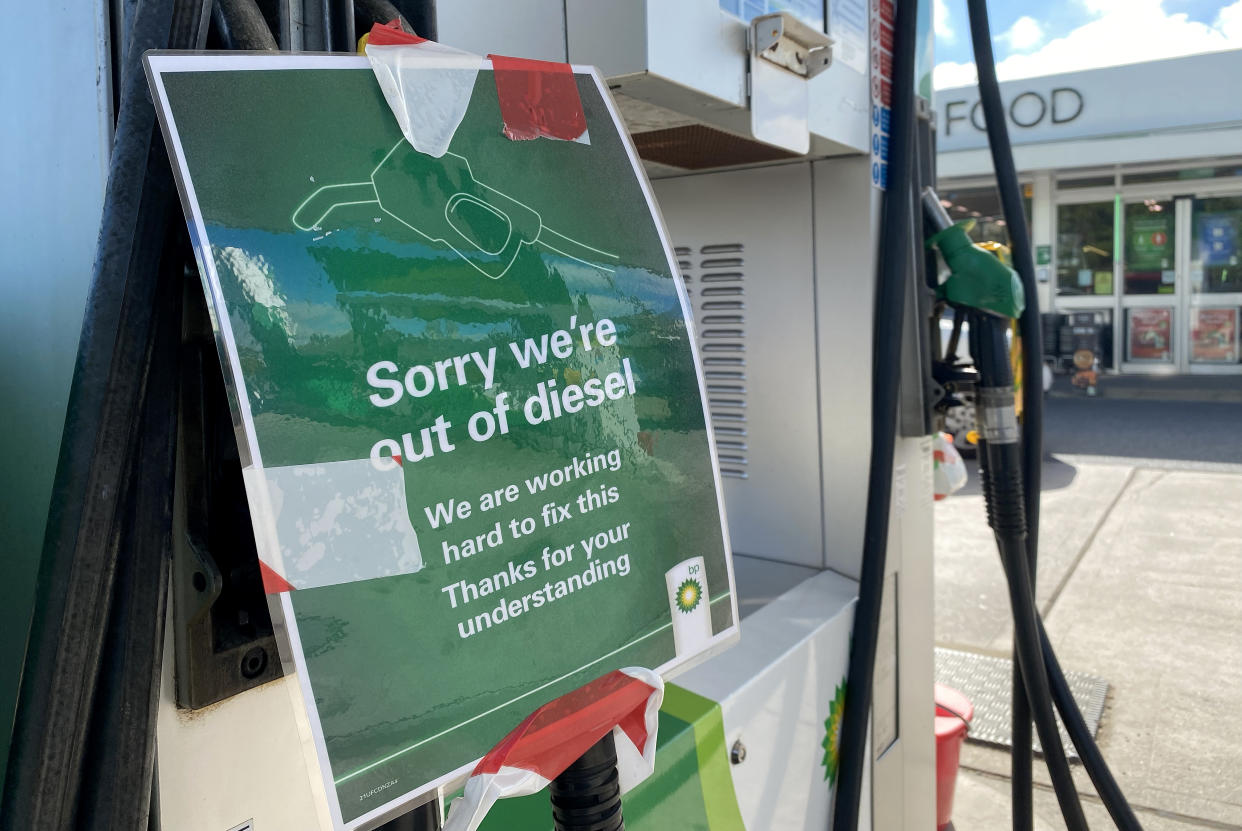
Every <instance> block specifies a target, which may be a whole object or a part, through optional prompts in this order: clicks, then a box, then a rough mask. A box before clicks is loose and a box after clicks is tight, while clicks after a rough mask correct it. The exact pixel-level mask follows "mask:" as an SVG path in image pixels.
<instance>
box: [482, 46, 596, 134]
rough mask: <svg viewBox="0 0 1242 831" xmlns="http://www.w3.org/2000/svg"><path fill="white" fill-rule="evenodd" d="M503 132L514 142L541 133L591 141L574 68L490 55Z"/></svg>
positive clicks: (553, 63)
mask: <svg viewBox="0 0 1242 831" xmlns="http://www.w3.org/2000/svg"><path fill="white" fill-rule="evenodd" d="M488 57H489V58H490V59H491V61H492V68H493V69H494V70H495V75H496V96H497V97H498V98H499V99H500V117H501V118H502V119H503V120H504V125H505V126H504V134H505V136H506V137H507V138H510V139H512V140H514V141H527V140H530V139H534V138H539V137H540V136H545V137H547V138H553V139H561V140H563V141H576V142H579V143H581V144H590V143H591V142H590V137H589V136H588V135H587V123H586V114H585V113H583V111H582V98H581V97H579V95H578V82H577V81H576V80H575V79H574V71H573V67H571V66H570V65H569V64H567V63H555V62H552V61H535V60H530V59H528V58H510V57H506V56H504V55H488Z"/></svg>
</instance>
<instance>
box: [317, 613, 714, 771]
mask: <svg viewBox="0 0 1242 831" xmlns="http://www.w3.org/2000/svg"><path fill="white" fill-rule="evenodd" d="M727 597H729V592H725V593H724V594H722V595H720V596H718V597H714V598H712V600H711V602H712V603H713V604H715V603H716V602H717V601H719V600H724V599H725V598H727ZM672 625H673V622H672V621H669V622H668V623H665V624H663V625H662V626H657V627H656V628H655V629H652V630H651V631H650V632H648V633H647V634H645V635H639V636H638V637H637V638H635V639H634V640H632V641H630V642H629V643H627V644H625V645H623V646H620V647H618V648H616V649H614V650H613V651H612V652H609V653H608V654H607V655H601V656H600V657H598V658H596V659H595V660H594V661H591V662H590V663H587V664H583V665H582V666H580V667H578V668H577V669H573V670H570V671H569V672H567V673H565V674H564V675H562V676H561V677H560V678H553V679H552V680H551V681H549V682H547V683H546V684H542V685H540V686H538V687H535V688H534V689H533V690H529V691H527V692H524V693H522V694H521V695H519V696H518V697H517V698H514V699H512V700H510V701H506V702H505V703H504V704H497V705H496V706H495V707H493V708H492V709H490V710H487V711H486V712H482V713H479V714H478V715H476V716H473V717H472V718H468V719H466V720H465V721H463V722H461V723H460V724H456V725H454V726H452V727H447V728H445V729H444V730H441V731H440V732H439V733H436V734H435V735H434V736H428V737H427V738H425V739H420V740H419V741H417V742H415V743H414V744H412V745H410V746H409V747H404V748H402V749H401V750H398V751H395V752H393V753H390V754H388V755H387V756H385V757H384V758H382V759H379V760H377V761H374V762H372V763H371V764H369V765H366V766H365V767H361V768H358V770H356V771H354V772H353V773H347V774H345V775H344V776H342V777H340V778H339V779H334V780H332V784H334V785H338V786H339V785H341V784H343V783H345V782H348V781H349V780H350V779H353V778H355V777H357V776H361V775H362V774H364V773H366V772H367V771H369V770H373V769H375V768H377V767H379V766H380V765H382V764H384V763H386V762H391V761H392V760H393V759H396V758H397V757H398V756H403V755H405V754H406V753H409V752H410V751H411V750H417V749H418V748H420V747H422V746H423V745H425V744H427V743H428V742H433V741H435V740H436V739H442V738H444V737H445V736H447V735H448V734H449V733H452V732H453V731H454V730H458V729H460V728H462V727H465V726H466V725H467V724H471V723H472V722H475V721H478V720H479V719H481V718H485V717H487V716H490V715H491V714H492V713H495V712H496V711H498V710H503V709H504V708H505V707H508V706H509V705H510V704H516V703H517V702H519V701H521V700H522V699H523V698H527V697H529V696H532V695H534V694H535V693H537V692H539V691H541V690H545V689H547V688H548V687H551V686H553V685H554V684H559V683H560V682H562V681H564V680H565V679H566V678H569V677H570V676H572V675H576V674H577V673H579V672H582V670H584V669H589V668H591V667H593V666H594V665H595V664H598V663H599V662H600V661H606V660H608V659H609V658H611V657H612V656H613V655H616V654H617V653H619V652H624V651H625V650H627V649H629V648H630V647H631V646H634V645H635V644H638V643H642V642H643V641H645V640H647V639H648V638H650V637H652V636H653V635H658V634H660V633H661V632H663V631H664V630H665V629H669V628H671V627H672Z"/></svg>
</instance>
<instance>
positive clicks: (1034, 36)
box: [999, 15, 1044, 52]
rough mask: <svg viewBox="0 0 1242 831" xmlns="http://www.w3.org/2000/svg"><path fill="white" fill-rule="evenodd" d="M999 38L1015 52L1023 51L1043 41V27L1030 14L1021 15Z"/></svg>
mask: <svg viewBox="0 0 1242 831" xmlns="http://www.w3.org/2000/svg"><path fill="white" fill-rule="evenodd" d="M999 40H1003V41H1005V42H1006V43H1008V44H1009V48H1010V49H1012V50H1013V51H1015V52H1025V51H1027V50H1028V49H1034V48H1035V47H1036V46H1039V45H1040V44H1041V43H1043V42H1044V27H1043V26H1040V25H1039V21H1038V20H1036V19H1035V18H1033V17H1031V16H1030V15H1023V16H1022V17H1019V18H1018V19H1017V20H1015V21H1014V22H1013V25H1012V26H1010V27H1009V30H1008V31H1006V32H1005V33H1004V34H1002V35H1001V36H1000V38H999Z"/></svg>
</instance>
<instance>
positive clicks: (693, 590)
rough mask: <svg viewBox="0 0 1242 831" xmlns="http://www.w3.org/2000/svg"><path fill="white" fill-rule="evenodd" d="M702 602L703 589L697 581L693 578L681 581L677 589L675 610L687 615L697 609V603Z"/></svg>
mask: <svg viewBox="0 0 1242 831" xmlns="http://www.w3.org/2000/svg"><path fill="white" fill-rule="evenodd" d="M702 600H703V587H702V586H701V585H700V584H699V581H698V580H695V579H694V578H693V577H687V578H686V579H685V580H682V581H681V585H680V586H678V587H677V597H676V602H677V608H678V610H679V611H681V612H682V613H683V614H689V613H690V612H693V611H694V610H695V609H697V608H698V607H699V603H700V602H701V601H702Z"/></svg>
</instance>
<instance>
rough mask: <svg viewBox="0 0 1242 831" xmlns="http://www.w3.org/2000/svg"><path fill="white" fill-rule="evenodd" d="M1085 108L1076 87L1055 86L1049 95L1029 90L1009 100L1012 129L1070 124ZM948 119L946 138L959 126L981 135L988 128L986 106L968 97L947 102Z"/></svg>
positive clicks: (946, 119)
mask: <svg viewBox="0 0 1242 831" xmlns="http://www.w3.org/2000/svg"><path fill="white" fill-rule="evenodd" d="M1004 100H1005V99H1002V101H1004ZM1083 106H1084V102H1083V97H1082V93H1081V92H1080V91H1078V90H1077V89H1074V88H1073V87H1053V88H1052V89H1051V90H1049V91H1048V92H1047V93H1043V92H1039V91H1037V90H1032V89H1028V90H1024V91H1022V92H1019V93H1017V94H1016V95H1014V96H1013V97H1011V98H1009V99H1008V102H1007V106H1006V107H1005V113H1006V115H1007V116H1008V117H1009V123H1010V125H1011V126H1013V127H1018V128H1022V129H1029V128H1031V127H1037V126H1039V125H1040V124H1043V123H1044V122H1045V121H1047V122H1048V123H1049V124H1066V123H1068V122H1070V121H1073V120H1074V119H1076V118H1078V117H1079V116H1080V115H1082V110H1083ZM944 120H945V125H944V135H945V136H946V137H949V136H952V135H953V130H954V129H955V126H956V129H957V130H962V129H965V128H966V127H967V125H969V126H970V127H973V128H974V129H975V130H977V131H979V132H980V133H986V132H987V129H988V128H987V124H986V123H985V122H984V120H983V106H982V104H981V102H979V101H977V100H976V101H974V102H973V103H971V102H970V101H969V100H968V99H966V98H957V99H953V100H948V101H945V102H944ZM959 122H962V123H959Z"/></svg>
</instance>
